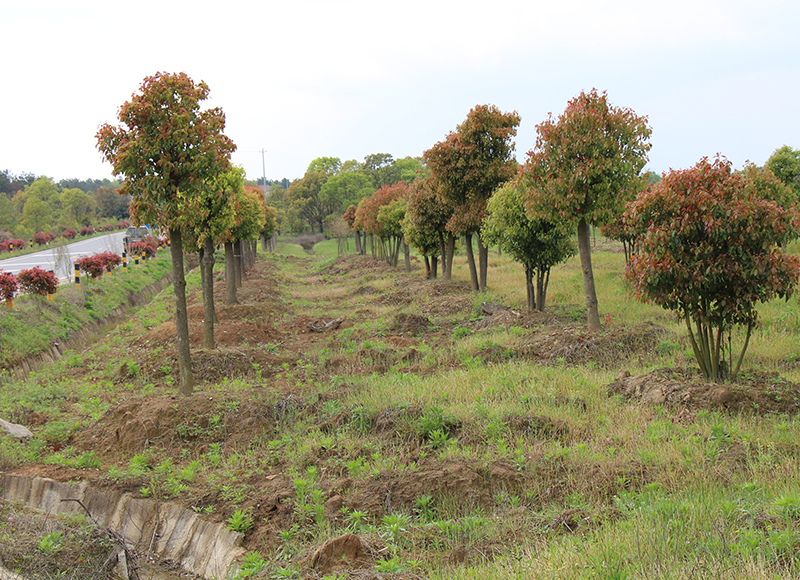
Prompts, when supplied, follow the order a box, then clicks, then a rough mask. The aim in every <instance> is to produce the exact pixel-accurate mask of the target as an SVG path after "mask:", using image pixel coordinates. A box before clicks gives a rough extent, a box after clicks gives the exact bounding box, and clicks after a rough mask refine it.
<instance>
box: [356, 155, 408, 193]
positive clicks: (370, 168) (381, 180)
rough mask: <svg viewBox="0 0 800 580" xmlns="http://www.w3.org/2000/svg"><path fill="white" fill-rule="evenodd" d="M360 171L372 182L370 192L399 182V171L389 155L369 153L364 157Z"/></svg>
mask: <svg viewBox="0 0 800 580" xmlns="http://www.w3.org/2000/svg"><path fill="white" fill-rule="evenodd" d="M361 168H362V170H363V171H364V173H365V174H366V175H367V177H369V178H370V179H371V180H372V190H373V191H375V190H376V189H380V188H381V187H382V186H384V185H392V184H394V183H397V182H398V181H400V169H399V168H398V167H397V165H395V163H394V159H392V156H391V155H390V154H389V153H371V154H370V155H367V156H366V157H364V163H362V165H361Z"/></svg>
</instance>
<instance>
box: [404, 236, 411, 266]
mask: <svg viewBox="0 0 800 580" xmlns="http://www.w3.org/2000/svg"><path fill="white" fill-rule="evenodd" d="M402 243H403V255H404V257H405V262H406V272H410V271H411V249H410V248H409V247H408V244H407V243H405V242H402Z"/></svg>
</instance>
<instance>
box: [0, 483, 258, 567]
mask: <svg viewBox="0 0 800 580" xmlns="http://www.w3.org/2000/svg"><path fill="white" fill-rule="evenodd" d="M0 497H2V499H4V500H6V501H9V502H19V503H24V504H26V505H27V506H29V507H31V508H34V509H37V510H40V511H42V512H45V513H47V514H73V513H83V514H85V513H86V512H85V511H84V510H83V508H82V507H81V504H83V506H85V508H86V511H88V512H89V514H90V515H91V517H92V519H93V520H94V522H95V523H96V524H97V525H99V526H103V527H105V528H108V529H110V530H112V531H113V532H115V533H117V534H119V535H120V536H121V537H123V538H124V539H125V541H126V542H128V545H129V547H131V548H133V549H134V550H135V551H136V552H137V553H139V554H145V555H147V556H148V557H153V558H157V559H159V560H165V561H170V562H174V563H176V564H179V565H180V566H181V567H182V568H183V569H184V570H186V571H188V572H191V573H192V574H196V575H197V576H200V577H202V578H208V579H209V580H222V579H224V578H228V577H229V575H230V574H232V573H234V572H235V570H236V569H237V568H238V563H239V562H240V561H241V559H242V557H243V556H244V553H245V550H244V548H242V540H243V539H244V537H243V536H242V535H241V534H239V533H237V532H233V531H231V530H229V529H228V528H227V527H226V526H225V524H220V523H212V522H209V521H207V520H205V519H204V518H203V517H202V516H201V515H199V514H197V513H195V512H193V511H191V510H187V509H185V508H183V507H180V506H178V505H176V504H172V503H159V502H157V501H156V500H152V499H136V498H134V497H133V496H132V495H131V494H129V493H123V492H119V491H105V490H100V489H95V488H92V487H90V486H89V484H88V483H87V482H85V481H81V482H67V483H62V482H58V481H54V480H52V479H48V478H43V477H30V476H16V475H8V474H4V475H3V476H2V478H0ZM67 500H72V501H67ZM75 500H78V501H75ZM78 502H80V503H78ZM0 577H1V576H0Z"/></svg>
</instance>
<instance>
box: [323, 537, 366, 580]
mask: <svg viewBox="0 0 800 580" xmlns="http://www.w3.org/2000/svg"><path fill="white" fill-rule="evenodd" d="M368 563H369V561H368V558H367V553H366V551H365V550H364V544H363V543H362V542H361V538H359V537H358V536H357V535H355V534H345V535H343V536H339V537H337V538H331V539H330V540H328V541H327V542H325V543H324V544H322V545H321V546H320V547H319V548H317V550H316V552H314V555H313V556H311V568H312V569H313V570H314V571H315V572H316V573H317V574H319V575H321V576H324V575H326V574H330V573H331V572H336V571H337V570H345V569H350V568H360V567H363V566H366V565H367V564H368Z"/></svg>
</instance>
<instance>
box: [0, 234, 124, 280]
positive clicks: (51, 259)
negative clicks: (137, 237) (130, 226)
mask: <svg viewBox="0 0 800 580" xmlns="http://www.w3.org/2000/svg"><path fill="white" fill-rule="evenodd" d="M124 235H125V232H124V231H121V232H114V233H111V234H105V235H103V236H96V237H94V238H89V239H88V240H83V241H80V242H75V243H73V244H69V245H67V246H64V247H63V251H60V250H59V249H49V250H42V251H41V252H36V253H33V254H25V255H24V256H18V257H16V258H7V259H5V260H0V270H2V271H4V272H9V273H11V274H17V273H18V272H19V271H20V270H24V269H26V268H33V267H34V266H39V267H40V268H42V269H43V270H53V272H55V274H56V276H58V278H59V279H60V280H69V279H71V278H72V276H73V274H74V266H73V264H74V263H75V260H77V259H78V258H81V257H83V256H91V255H92V254H96V253H98V252H105V251H107V250H110V251H112V252H116V253H117V254H120V255H122V238H123V236H124Z"/></svg>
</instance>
